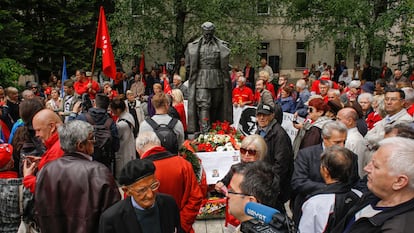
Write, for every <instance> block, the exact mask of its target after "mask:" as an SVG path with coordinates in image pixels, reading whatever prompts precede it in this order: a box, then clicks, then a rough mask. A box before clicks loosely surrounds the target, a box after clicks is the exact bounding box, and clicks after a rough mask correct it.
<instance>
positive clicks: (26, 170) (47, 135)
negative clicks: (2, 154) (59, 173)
mask: <svg viewBox="0 0 414 233" xmlns="http://www.w3.org/2000/svg"><path fill="white" fill-rule="evenodd" d="M61 124H62V119H61V118H60V117H59V116H58V115H57V114H56V113H55V112H53V111H52V110H50V109H43V110H41V111H39V112H38V113H36V115H34V117H33V120H32V125H33V129H34V131H35V133H36V137H38V138H39V139H40V140H41V141H42V142H43V144H44V145H45V147H46V152H45V153H44V154H43V155H42V157H41V158H40V157H35V156H31V155H26V158H25V160H24V163H23V176H24V178H23V184H24V186H25V187H26V188H28V189H30V191H31V192H32V193H34V192H35V189H36V182H38V181H39V178H38V179H37V181H36V173H35V172H36V170H37V171H41V170H42V168H43V167H44V166H45V165H46V164H47V163H49V162H51V161H53V160H56V159H58V158H60V157H62V155H63V150H62V149H61V145H60V141H59V137H58V132H57V128H58V127H59V126H60V125H61ZM39 160H40V161H39Z"/></svg>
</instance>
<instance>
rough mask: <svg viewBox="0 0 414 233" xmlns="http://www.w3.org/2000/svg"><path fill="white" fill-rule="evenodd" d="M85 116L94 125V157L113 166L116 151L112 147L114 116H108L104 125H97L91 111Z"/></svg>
mask: <svg viewBox="0 0 414 233" xmlns="http://www.w3.org/2000/svg"><path fill="white" fill-rule="evenodd" d="M85 117H86V120H87V121H88V122H89V123H90V124H91V125H92V126H93V133H94V136H95V144H94V152H93V155H92V157H93V159H94V160H95V161H98V162H101V163H103V164H105V165H106V166H107V167H109V168H111V163H112V162H113V161H114V158H115V152H114V150H113V148H112V134H111V124H112V123H113V120H112V118H110V117H108V119H106V121H105V123H104V124H103V125H96V124H95V120H94V119H93V118H92V116H91V115H90V114H89V112H87V113H85Z"/></svg>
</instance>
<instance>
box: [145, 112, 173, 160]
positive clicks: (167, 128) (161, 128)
mask: <svg viewBox="0 0 414 233" xmlns="http://www.w3.org/2000/svg"><path fill="white" fill-rule="evenodd" d="M145 120H146V121H147V122H148V124H149V125H150V126H151V127H152V128H153V129H154V132H155V133H156V134H157V136H158V138H159V139H160V141H161V145H162V146H163V147H165V149H167V150H168V151H169V152H171V153H173V154H177V153H178V139H177V135H176V134H175V132H174V126H175V124H177V122H178V119H176V118H172V119H171V120H170V122H168V125H166V124H160V125H159V124H157V122H155V121H154V120H153V119H152V118H148V119H145Z"/></svg>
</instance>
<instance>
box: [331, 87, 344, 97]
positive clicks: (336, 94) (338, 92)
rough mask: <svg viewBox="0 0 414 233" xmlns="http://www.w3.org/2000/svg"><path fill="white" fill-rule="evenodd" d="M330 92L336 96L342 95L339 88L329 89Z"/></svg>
mask: <svg viewBox="0 0 414 233" xmlns="http://www.w3.org/2000/svg"><path fill="white" fill-rule="evenodd" d="M328 93H333V94H334V95H335V96H338V97H339V96H340V95H341V92H340V91H339V90H338V89H332V88H331V89H329V91H328Z"/></svg>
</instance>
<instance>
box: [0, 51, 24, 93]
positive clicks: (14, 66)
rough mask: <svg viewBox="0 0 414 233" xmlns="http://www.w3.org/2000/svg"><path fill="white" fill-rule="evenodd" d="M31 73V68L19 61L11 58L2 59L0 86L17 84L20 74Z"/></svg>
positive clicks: (0, 64) (0, 62)
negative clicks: (28, 68) (25, 66)
mask: <svg viewBox="0 0 414 233" xmlns="http://www.w3.org/2000/svg"><path fill="white" fill-rule="evenodd" d="M24 74H29V70H27V69H26V68H24V67H23V66H22V65H21V64H19V63H18V62H17V61H15V60H13V59H10V58H3V59H0V86H3V87H5V88H6V87H9V86H17V80H18V79H19V77H20V75H24Z"/></svg>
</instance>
